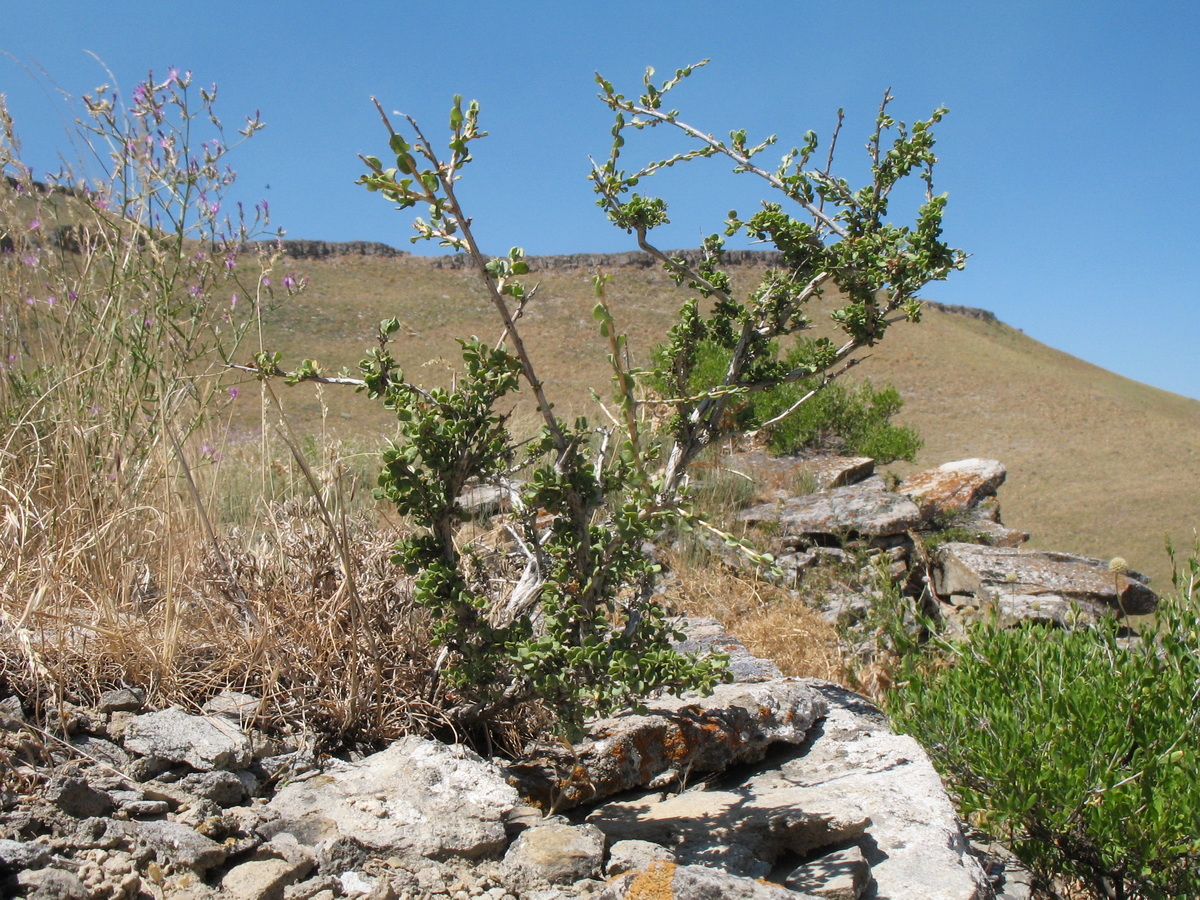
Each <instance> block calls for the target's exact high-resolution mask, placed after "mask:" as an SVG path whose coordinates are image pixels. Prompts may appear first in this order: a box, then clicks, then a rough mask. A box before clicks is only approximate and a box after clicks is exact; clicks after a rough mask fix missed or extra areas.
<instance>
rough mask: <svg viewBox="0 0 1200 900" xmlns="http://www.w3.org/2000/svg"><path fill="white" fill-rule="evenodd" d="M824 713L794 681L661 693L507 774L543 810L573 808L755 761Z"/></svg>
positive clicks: (800, 735)
mask: <svg viewBox="0 0 1200 900" xmlns="http://www.w3.org/2000/svg"><path fill="white" fill-rule="evenodd" d="M824 714H825V703H824V700H822V698H821V697H820V695H819V694H817V693H816V692H815V691H814V690H813V689H812V688H811V687H809V686H808V685H806V684H804V683H802V682H799V681H796V680H794V679H784V678H780V679H773V680H771V681H759V682H756V683H750V684H738V683H734V684H719V685H717V686H716V688H715V689H714V691H713V693H712V694H711V695H710V696H708V697H698V696H687V697H674V696H668V697H663V698H660V699H657V700H651V701H649V702H647V703H646V705H645V709H644V711H642V712H638V713H628V714H625V715H620V716H614V717H612V718H608V719H601V720H600V721H598V722H595V723H593V724H592V725H591V726H590V727H589V728H588V734H587V737H586V738H585V739H584V740H583V741H581V742H580V743H578V744H576V745H574V746H573V747H570V748H559V747H546V748H543V750H544V752H543V753H541V754H539V755H538V756H536V757H534V758H532V759H527V760H523V761H521V762H518V763H516V764H514V765H512V766H509V767H508V769H507V772H508V775H509V777H510V778H511V779H512V780H513V782H514V783H515V784H516V785H517V786H518V787H519V788H520V789H521V792H522V793H523V794H524V795H525V796H527V797H530V798H531V799H533V800H534V802H536V803H538V804H539V805H541V806H542V807H543V808H545V809H556V810H564V809H570V808H572V807H575V806H578V805H579V804H581V803H585V802H591V801H593V800H597V799H600V798H603V797H609V796H612V795H613V794H617V793H620V792H622V791H628V790H631V789H633V788H644V787H649V788H665V787H668V786H670V785H673V784H678V783H682V782H684V781H686V780H687V779H688V778H693V777H700V776H703V775H704V774H707V773H710V772H720V771H722V770H723V769H725V768H727V767H729V766H731V765H735V764H739V763H752V762H758V761H759V760H761V759H762V758H763V757H764V756H765V755H766V753H767V749H768V748H769V747H770V746H771V745H772V744H774V743H777V742H781V741H782V742H787V743H793V744H795V743H800V742H801V741H803V740H804V739H805V736H806V735H807V734H808V729H809V728H810V727H811V726H812V724H813V722H815V721H816V720H817V719H818V718H820V717H821V716H823V715H824Z"/></svg>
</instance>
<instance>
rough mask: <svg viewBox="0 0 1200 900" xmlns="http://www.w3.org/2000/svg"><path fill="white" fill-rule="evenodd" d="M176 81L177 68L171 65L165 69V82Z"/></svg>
mask: <svg viewBox="0 0 1200 900" xmlns="http://www.w3.org/2000/svg"><path fill="white" fill-rule="evenodd" d="M177 81H179V70H178V69H177V68H175V67H174V66H171V68H169V69H167V84H175V82H177Z"/></svg>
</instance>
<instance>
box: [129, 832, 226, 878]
mask: <svg viewBox="0 0 1200 900" xmlns="http://www.w3.org/2000/svg"><path fill="white" fill-rule="evenodd" d="M123 824H124V826H125V833H126V834H127V835H129V836H130V837H131V838H133V839H134V840H136V841H137V842H138V843H139V844H141V845H142V846H144V847H146V848H147V849H149V850H151V851H153V852H154V855H155V856H156V857H157V858H158V861H159V862H160V863H163V864H168V863H169V864H170V865H173V866H175V867H177V868H185V869H197V870H204V869H211V868H213V867H214V866H219V865H220V864H221V863H223V862H225V859H226V857H227V856H228V855H229V854H228V851H227V850H226V849H225V848H224V847H223V846H222V845H221V844H218V843H217V842H216V841H214V840H211V839H210V838H206V837H205V836H204V835H202V834H200V833H199V832H197V831H196V830H194V829H192V828H189V827H188V826H186V825H181V824H180V823H178V822H166V821H160V822H138V821H130V822H125V823H123Z"/></svg>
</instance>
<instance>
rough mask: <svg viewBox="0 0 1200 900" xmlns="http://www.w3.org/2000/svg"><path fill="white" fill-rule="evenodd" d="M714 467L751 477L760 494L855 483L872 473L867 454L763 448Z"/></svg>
mask: <svg viewBox="0 0 1200 900" xmlns="http://www.w3.org/2000/svg"><path fill="white" fill-rule="evenodd" d="M716 467H717V468H719V469H724V470H726V471H730V472H736V473H738V474H740V475H745V476H746V477H747V478H750V479H751V480H752V481H754V483H755V484H756V485H757V486H758V489H759V492H760V493H765V494H771V493H775V492H782V493H784V494H798V493H800V492H801V490H802V489H804V488H808V489H809V490H818V491H820V490H827V489H828V488H835V487H843V486H845V485H848V484H857V483H858V482H860V481H863V480H864V479H867V478H870V477H871V476H872V475H874V474H875V460H873V459H871V458H870V457H869V456H808V457H805V456H775V455H773V454H771V453H768V452H766V451H765V450H751V451H748V452H744V453H731V454H729V455H728V456H722V457H720V458H719V459H718V460H717V462H716Z"/></svg>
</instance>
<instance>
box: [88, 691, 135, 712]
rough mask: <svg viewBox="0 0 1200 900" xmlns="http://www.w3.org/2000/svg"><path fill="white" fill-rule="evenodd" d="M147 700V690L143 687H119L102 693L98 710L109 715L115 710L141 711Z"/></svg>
mask: <svg viewBox="0 0 1200 900" xmlns="http://www.w3.org/2000/svg"><path fill="white" fill-rule="evenodd" d="M145 702H146V692H145V691H144V690H142V689H141V688H117V689H116V690H112V691H105V692H104V693H103V694H101V695H100V703H99V704H98V705H97V706H96V710H97V711H98V712H101V713H104V714H105V715H108V714H110V713H115V712H134V713H136V712H141V711H142V706H143V705H144V704H145Z"/></svg>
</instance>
